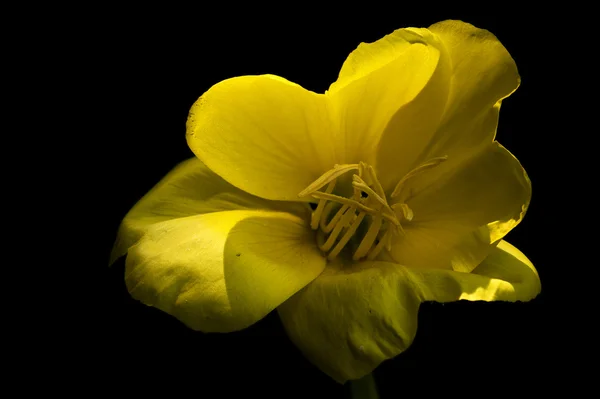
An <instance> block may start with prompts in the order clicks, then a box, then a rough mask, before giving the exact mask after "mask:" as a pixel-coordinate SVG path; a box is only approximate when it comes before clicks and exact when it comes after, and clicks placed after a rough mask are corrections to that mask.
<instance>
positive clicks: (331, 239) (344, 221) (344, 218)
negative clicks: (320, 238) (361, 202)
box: [321, 207, 364, 252]
mask: <svg viewBox="0 0 600 399" xmlns="http://www.w3.org/2000/svg"><path fill="white" fill-rule="evenodd" d="M355 211H356V209H355V208H352V207H351V208H350V209H348V210H347V211H346V213H344V216H342V218H341V219H340V220H339V221H338V222H337V223H336V225H335V228H334V229H333V231H332V232H331V234H330V235H329V237H328V238H327V241H325V243H324V244H323V246H321V251H323V252H327V251H329V250H330V249H331V247H332V246H333V244H334V243H335V240H336V239H337V237H338V236H339V235H340V232H341V231H342V229H343V228H344V227H346V226H347V225H348V224H350V223H351V222H352V217H353V216H354V214H355V213H354V212H355ZM361 213H364V212H361Z"/></svg>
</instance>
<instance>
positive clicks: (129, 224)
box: [110, 158, 305, 264]
mask: <svg viewBox="0 0 600 399" xmlns="http://www.w3.org/2000/svg"><path fill="white" fill-rule="evenodd" d="M236 209H270V210H278V211H285V212H291V213H294V214H297V215H303V213H304V211H305V209H304V207H302V206H301V205H300V204H294V203H290V202H278V201H268V200H265V199H262V198H258V197H255V196H253V195H250V194H248V193H246V192H244V191H242V190H240V189H238V188H236V187H234V186H232V185H231V184H229V183H227V182H226V181H225V180H223V179H222V178H221V177H219V176H218V175H216V174H215V173H214V172H212V171H211V170H210V169H208V168H207V167H206V166H205V165H204V164H203V163H202V162H201V161H200V160H199V159H198V158H192V159H189V160H187V161H184V162H181V163H180V164H179V165H177V166H176V167H175V168H173V170H171V171H170V172H169V173H168V174H167V175H166V176H165V177H164V178H163V179H162V180H161V181H160V182H159V183H158V184H156V186H154V187H153V188H152V189H151V190H150V191H149V192H148V193H147V194H146V195H145V196H144V197H143V198H142V199H141V200H140V201H138V203H137V204H135V206H134V207H133V208H132V209H131V210H130V211H129V212H128V213H127V215H126V216H125V218H124V219H123V221H122V222H121V225H120V226H119V232H118V234H117V240H116V242H115V245H114V247H113V250H112V253H111V259H110V264H112V263H114V261H115V260H117V259H118V258H119V257H121V256H123V255H125V254H126V253H127V249H128V248H129V247H131V246H132V245H134V244H135V243H136V242H137V241H138V240H139V239H140V238H141V237H142V236H143V235H144V234H145V233H146V231H147V230H148V229H149V228H150V227H151V226H152V225H154V224H156V223H160V222H164V221H167V220H171V219H177V218H182V217H187V216H192V215H201V214H204V213H211V212H219V211H227V210H236Z"/></svg>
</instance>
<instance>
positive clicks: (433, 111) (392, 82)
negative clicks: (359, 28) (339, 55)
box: [327, 28, 449, 164]
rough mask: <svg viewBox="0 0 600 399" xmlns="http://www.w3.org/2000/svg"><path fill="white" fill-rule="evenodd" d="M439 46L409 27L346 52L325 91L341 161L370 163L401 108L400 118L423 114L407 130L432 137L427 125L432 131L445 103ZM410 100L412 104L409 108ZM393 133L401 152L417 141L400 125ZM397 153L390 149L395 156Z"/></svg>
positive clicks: (427, 34)
mask: <svg viewBox="0 0 600 399" xmlns="http://www.w3.org/2000/svg"><path fill="white" fill-rule="evenodd" d="M440 48H441V46H440V45H439V43H437V42H435V37H434V36H433V35H432V34H431V33H430V32H428V31H427V30H426V29H413V28H409V29H399V30H396V31H395V32H393V33H391V34H389V35H387V36H385V37H384V38H382V39H380V40H378V41H376V42H374V43H368V44H366V43H362V44H361V45H359V46H358V48H357V49H356V50H355V51H354V52H352V54H350V56H349V57H348V59H347V60H346V62H345V63H344V65H343V66H342V69H341V71H340V74H339V77H338V80H337V81H336V82H335V83H334V84H332V85H331V88H330V90H329V92H328V93H327V95H328V97H330V98H331V103H332V111H333V113H334V118H335V120H336V121H337V122H338V123H339V124H340V139H341V140H342V143H341V144H342V146H343V148H342V151H341V152H342V154H343V155H344V157H343V162H344V163H355V162H358V161H364V162H367V163H370V164H375V159H374V156H375V149H376V147H377V144H378V142H379V140H380V138H381V135H382V134H383V132H384V130H385V128H386V126H387V124H388V123H389V121H390V119H391V118H392V117H393V116H394V115H395V114H396V113H397V112H398V111H399V110H401V109H403V108H406V107H408V109H407V110H406V111H405V112H404V114H405V116H404V117H403V118H406V117H408V116H410V115H412V114H414V113H415V112H421V113H423V112H424V113H425V114H427V115H428V117H427V118H421V119H420V120H419V124H414V123H412V124H411V127H415V128H417V129H420V130H419V131H423V134H424V135H427V134H429V135H431V133H432V132H433V131H434V128H433V127H431V126H430V125H433V126H434V127H437V122H438V121H439V119H440V117H441V115H442V113H443V109H444V105H445V102H446V96H445V95H444V90H446V91H447V88H448V87H449V85H448V82H447V81H448V79H449V75H448V73H449V69H448V66H447V65H441V64H440V62H441V61H443V60H442V59H441V58H440V57H441V55H440ZM414 102H416V105H413V106H410V105H409V104H411V103H414ZM400 119H402V118H400ZM398 123H402V121H401V120H400V121H398ZM396 130H397V129H396ZM430 132H431V133H430ZM394 133H395V135H396V136H398V137H401V138H402V139H398V141H399V142H401V145H402V147H401V148H405V147H406V145H407V143H406V140H419V137H418V135H417V134H412V133H413V131H407V133H411V135H407V134H406V133H405V130H402V128H401V127H400V131H395V132H394ZM399 149H400V148H398V147H397V146H396V147H395V148H394V149H393V150H392V151H393V152H394V157H395V158H398V151H399ZM407 154H409V153H407Z"/></svg>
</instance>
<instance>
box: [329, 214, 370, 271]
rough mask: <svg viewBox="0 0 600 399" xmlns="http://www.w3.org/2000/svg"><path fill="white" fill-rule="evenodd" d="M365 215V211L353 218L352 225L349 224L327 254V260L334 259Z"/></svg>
mask: <svg viewBox="0 0 600 399" xmlns="http://www.w3.org/2000/svg"><path fill="white" fill-rule="evenodd" d="M351 209H352V208H351ZM365 215H366V213H365V212H361V213H359V214H358V217H357V218H356V220H354V222H353V223H352V225H350V227H349V228H348V230H347V231H346V234H344V236H343V237H342V239H341V240H340V241H339V242H338V243H337V245H336V246H335V248H333V250H332V251H331V252H330V253H329V255H327V259H329V260H333V259H335V257H336V256H337V255H338V254H339V253H340V251H341V250H342V248H344V247H345V246H346V244H347V243H348V241H350V238H352V236H353V235H354V233H355V232H356V229H357V228H358V226H359V225H360V223H361V222H362V220H363V219H364V217H365Z"/></svg>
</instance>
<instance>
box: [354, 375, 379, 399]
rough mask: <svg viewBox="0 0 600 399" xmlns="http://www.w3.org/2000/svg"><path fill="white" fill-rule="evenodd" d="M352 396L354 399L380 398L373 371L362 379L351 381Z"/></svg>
mask: <svg viewBox="0 0 600 399" xmlns="http://www.w3.org/2000/svg"><path fill="white" fill-rule="evenodd" d="M350 396H351V398H352V399H379V394H378V393H377V384H376V383H375V378H373V373H371V374H367V375H365V376H364V377H363V378H361V379H360V380H352V381H350Z"/></svg>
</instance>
